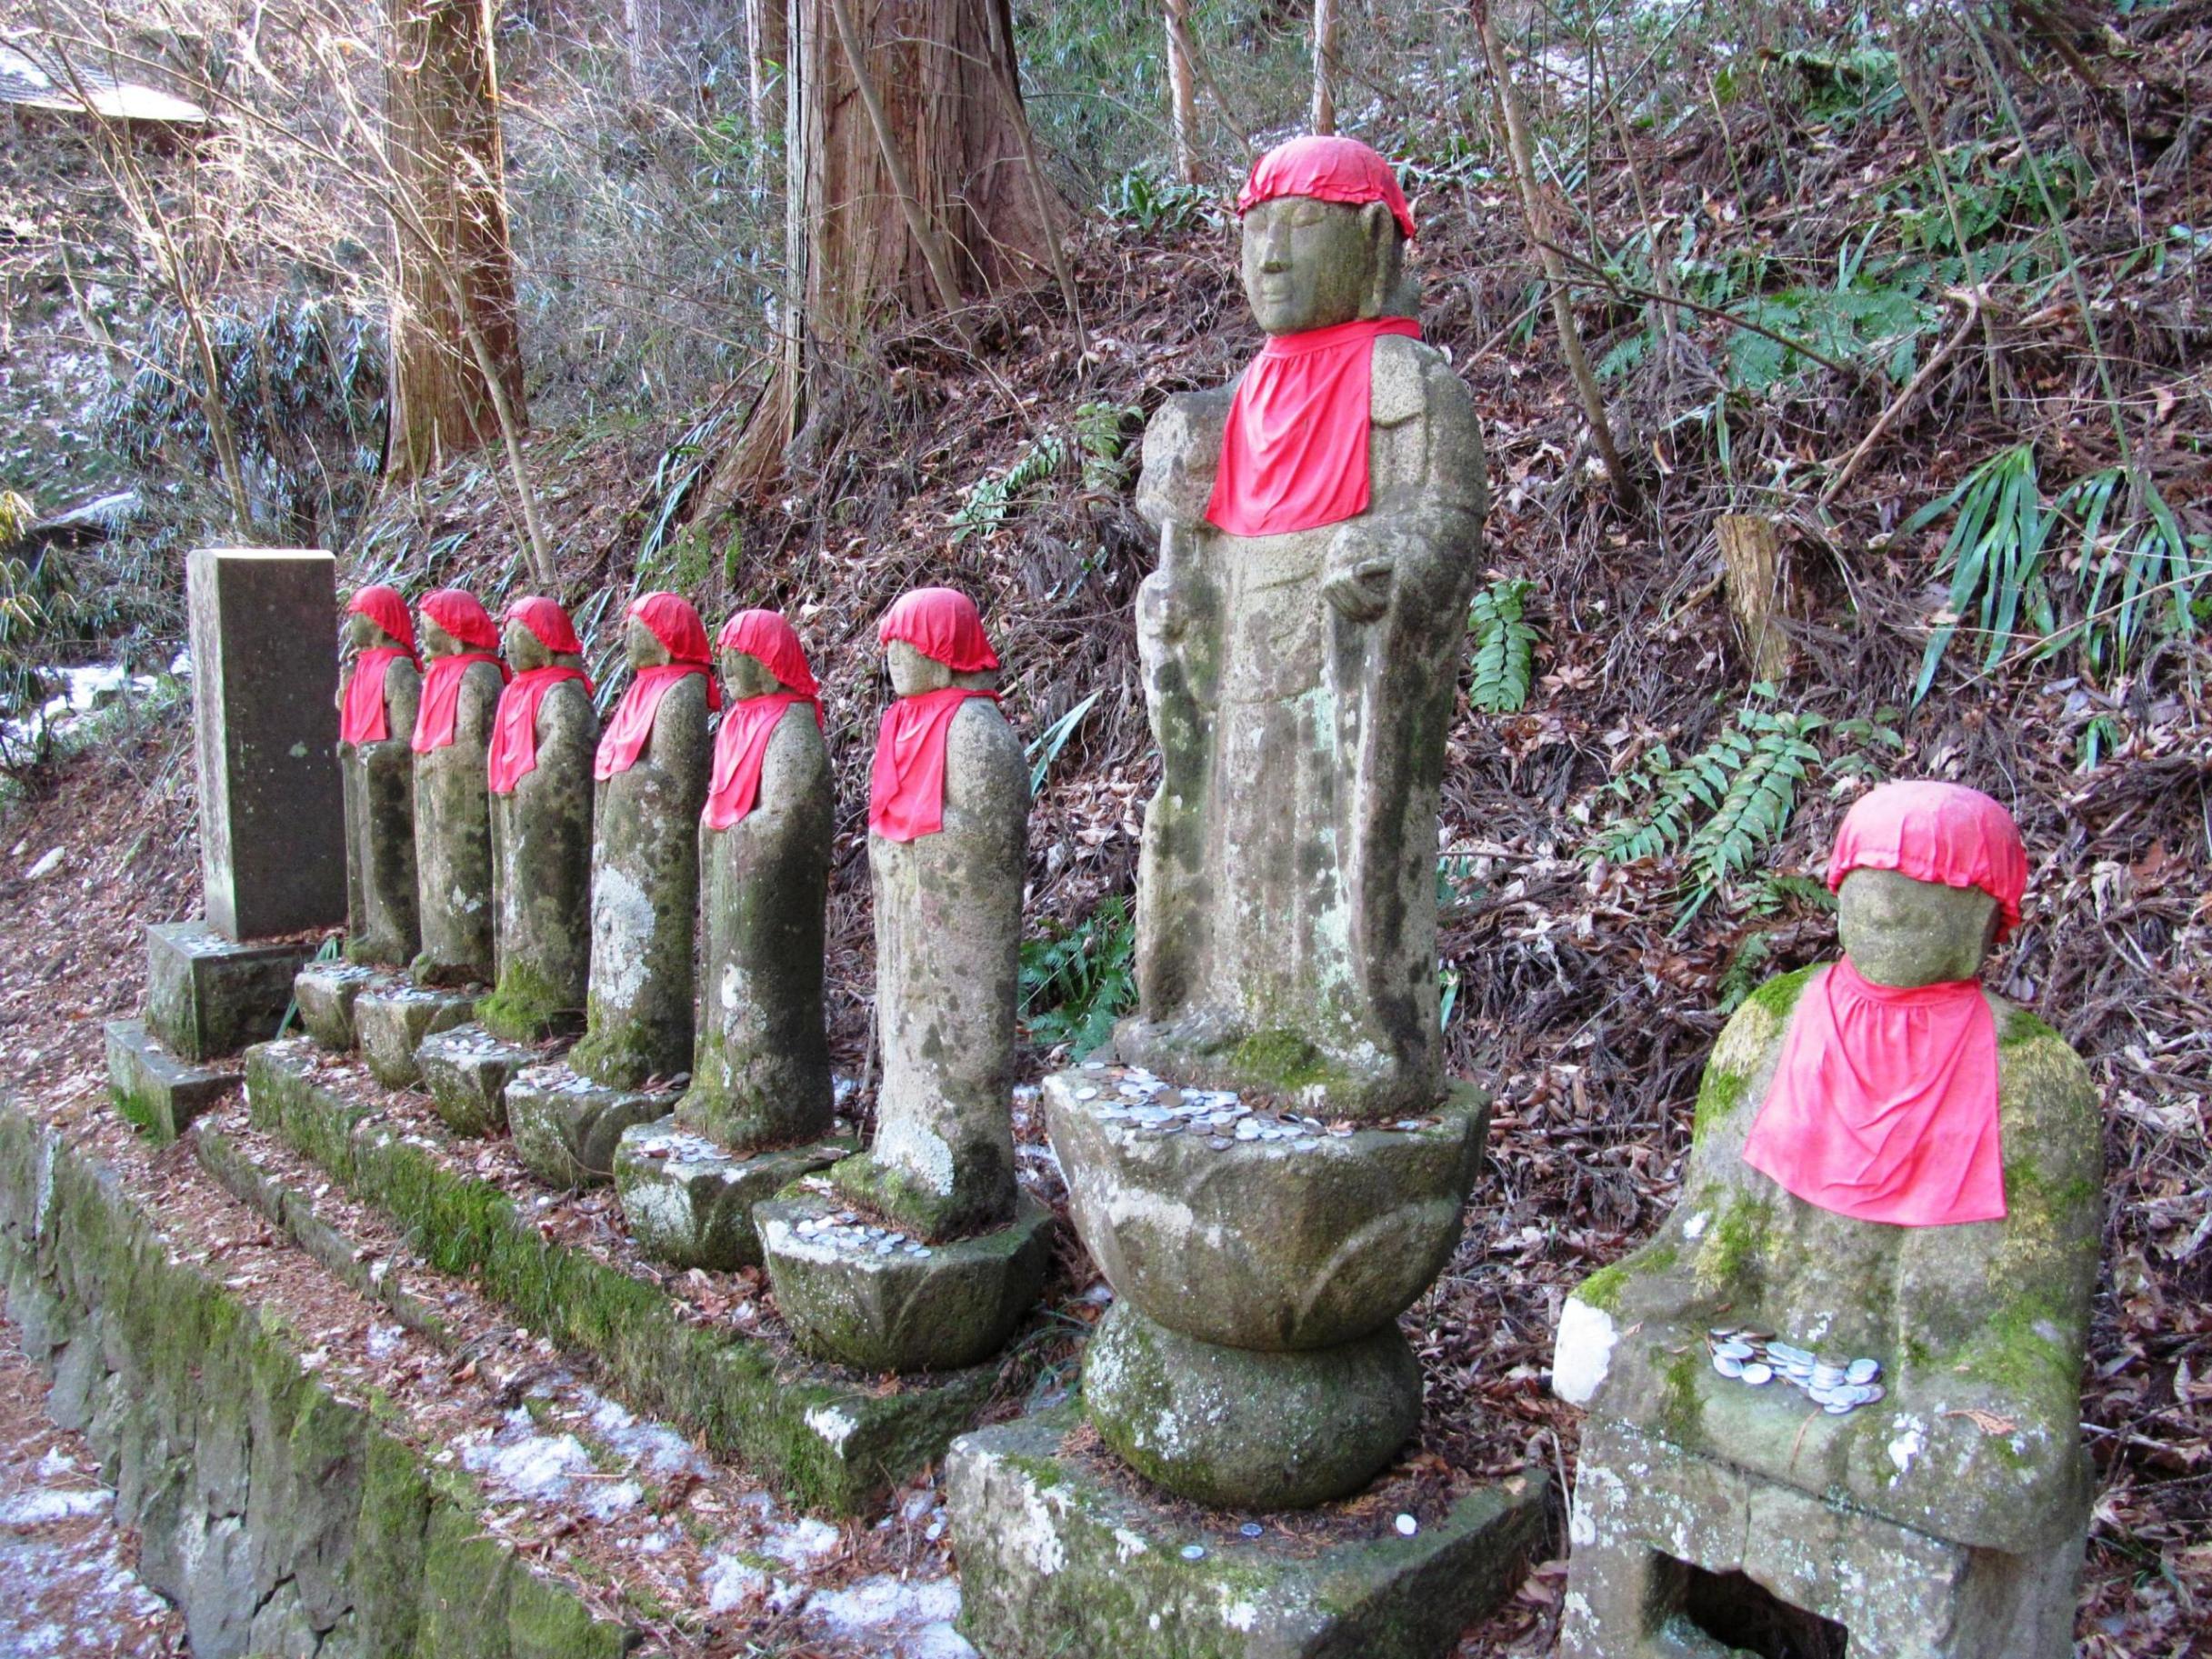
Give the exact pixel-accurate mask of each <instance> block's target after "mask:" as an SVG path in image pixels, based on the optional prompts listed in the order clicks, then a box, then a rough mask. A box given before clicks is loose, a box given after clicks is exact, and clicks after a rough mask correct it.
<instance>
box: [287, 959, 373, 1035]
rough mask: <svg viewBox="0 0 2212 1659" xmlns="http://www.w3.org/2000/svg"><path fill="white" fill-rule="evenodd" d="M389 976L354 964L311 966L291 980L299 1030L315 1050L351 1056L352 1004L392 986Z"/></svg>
mask: <svg viewBox="0 0 2212 1659" xmlns="http://www.w3.org/2000/svg"><path fill="white" fill-rule="evenodd" d="M392 983H393V982H392V976H391V975H390V974H380V973H378V972H377V971H376V970H375V968H366V967H363V966H362V965H361V964H358V963H354V962H311V963H309V964H307V965H306V966H305V967H304V968H302V969H301V970H300V971H299V972H298V973H296V974H294V975H293V976H292V1001H293V1004H294V1005H295V1007H296V1008H297V1009H298V1010H299V1023H300V1029H301V1030H303V1031H305V1033H306V1034H308V1035H309V1036H311V1037H313V1038H314V1039H315V1044H316V1045H317V1046H318V1047H322V1048H326V1049H328V1050H330V1052H331V1053H333V1054H351V1053H352V1052H353V1049H354V1044H355V1034H354V1003H355V1000H356V999H358V998H359V996H360V994H361V993H362V992H364V991H368V990H374V989H377V988H380V987H382V986H385V985H388V984H392Z"/></svg>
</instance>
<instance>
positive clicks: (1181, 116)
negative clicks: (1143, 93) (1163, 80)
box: [1165, 0, 1202, 185]
mask: <svg viewBox="0 0 2212 1659" xmlns="http://www.w3.org/2000/svg"><path fill="white" fill-rule="evenodd" d="M1165 20H1166V25H1167V95H1168V114H1169V116H1170V119H1171V122H1172V124H1173V126H1174V130H1175V141H1176V177H1177V178H1179V179H1181V180H1182V181H1183V182H1184V183H1185V184H1186V185H1195V184H1197V183H1198V182H1199V180H1200V178H1201V176H1202V175H1201V174H1200V173H1199V170H1198V105H1197V99H1196V96H1195V95H1193V93H1192V91H1191V73H1190V52H1189V50H1188V48H1187V47H1186V45H1185V42H1184V31H1185V30H1186V29H1188V28H1189V27H1190V0H1166V18H1165Z"/></svg>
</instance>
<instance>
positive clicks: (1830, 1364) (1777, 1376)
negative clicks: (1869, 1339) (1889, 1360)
mask: <svg viewBox="0 0 2212 1659" xmlns="http://www.w3.org/2000/svg"><path fill="white" fill-rule="evenodd" d="M1705 1345H1706V1350H1707V1353H1709V1354H1712V1356H1713V1369H1714V1370H1716V1371H1717V1372H1719V1373H1720V1374H1721V1375H1723V1376H1725V1377H1734V1378H1735V1379H1736V1380H1737V1382H1739V1383H1744V1384H1748V1385H1749V1386H1751V1387H1753V1388H1763V1387H1765V1386H1766V1385H1767V1384H1769V1383H1773V1382H1777V1381H1778V1382H1784V1383H1787V1384H1790V1386H1792V1387H1793V1388H1801V1389H1803V1390H1804V1391H1805V1394H1806V1397H1807V1399H1809V1400H1811V1401H1812V1403H1813V1404H1816V1405H1817V1406H1819V1407H1820V1408H1821V1409H1822V1410H1824V1411H1826V1412H1827V1414H1828V1415H1830V1416H1831V1417H1840V1416H1842V1415H1844V1414H1846V1413H1847V1412H1853V1411H1857V1409H1858V1408H1859V1407H1860V1406H1862V1405H1872V1404H1874V1403H1875V1402H1876V1401H1877V1400H1879V1399H1881V1398H1882V1397H1883V1395H1884V1394H1887V1392H1888V1391H1887V1389H1885V1388H1884V1387H1883V1386H1882V1384H1881V1381H1880V1378H1881V1374H1882V1362H1881V1361H1879V1360H1876V1359H1847V1358H1844V1357H1842V1356H1841V1355H1837V1354H1815V1353H1813V1352H1812V1351H1811V1350H1810V1349H1809V1348H1799V1347H1797V1346H1795V1345H1793V1344H1789V1343H1786V1342H1783V1341H1780V1340H1779V1339H1778V1338H1777V1337H1776V1335H1775V1334H1774V1333H1773V1332H1772V1331H1761V1330H1757V1329H1755V1328H1754V1327H1752V1326H1749V1325H1733V1324H1730V1325H1716V1326H1714V1327H1713V1328H1712V1329H1711V1330H1709V1331H1707V1333H1706V1344H1705Z"/></svg>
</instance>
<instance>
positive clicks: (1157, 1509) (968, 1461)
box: [945, 1408, 1544, 1659]
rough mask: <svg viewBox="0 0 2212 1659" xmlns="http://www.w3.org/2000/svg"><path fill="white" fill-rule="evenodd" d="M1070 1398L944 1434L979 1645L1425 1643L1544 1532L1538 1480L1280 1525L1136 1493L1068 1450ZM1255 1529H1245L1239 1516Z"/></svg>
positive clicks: (1152, 1650)
mask: <svg viewBox="0 0 2212 1659" xmlns="http://www.w3.org/2000/svg"><path fill="white" fill-rule="evenodd" d="M1078 1421H1079V1419H1078V1418H1077V1415H1076V1412H1075V1411H1074V1410H1073V1409H1072V1408H1063V1409H1061V1410H1059V1411H1056V1412H1050V1413H1046V1414H1042V1415H1040V1416H1036V1417H1027V1418H1024V1419H1023V1420H1021V1421H1020V1422H1018V1423H1010V1424H1004V1425H1002V1426H1000V1427H996V1428H988V1429H980V1430H977V1431H976V1432H975V1433H973V1434H964V1435H962V1436H961V1437H960V1438H959V1439H958V1440H956V1441H955V1442H953V1446H952V1451H951V1453H950V1454H948V1456H947V1457H946V1475H945V1490H946V1504H947V1506H948V1508H949V1509H950V1512H951V1516H952V1525H953V1536H954V1539H955V1541H956V1544H958V1547H959V1556H960V1590H961V1605H962V1608H963V1612H962V1614H961V1624H962V1626H963V1628H964V1630H965V1632H966V1634H967V1636H968V1638H969V1639H970V1640H971V1641H973V1642H974V1643H975V1644H976V1645H977V1646H978V1647H980V1648H981V1649H982V1650H983V1651H984V1652H985V1653H986V1654H989V1655H990V1656H991V1659H1058V1656H1059V1655H1066V1654H1110V1655H1113V1659H1354V1656H1355V1655H1356V1659H1436V1656H1437V1655H1440V1654H1447V1653H1449V1652H1451V1651H1452V1648H1453V1647H1454V1645H1455V1644H1456V1642H1457V1640H1458V1637H1459V1634H1460V1632H1461V1631H1462V1630H1463V1629H1465V1628H1466V1625H1467V1624H1471V1623H1472V1622H1473V1621H1474V1620H1476V1619H1477V1618H1479V1617H1480V1616H1481V1615H1482V1614H1483V1613H1484V1611H1485V1610H1486V1608H1488V1607H1489V1606H1491V1605H1492V1604H1495V1603H1496V1601H1497V1600H1499V1598H1501V1597H1502V1596H1503V1595H1504V1594H1506V1593H1507V1592H1508V1591H1509V1590H1511V1588H1512V1587H1513V1585H1514V1584H1516V1583H1517V1582H1518V1580H1519V1577H1520V1574H1521V1571H1522V1566H1523V1563H1524V1562H1525V1561H1526V1557H1527V1555H1528V1554H1529V1552H1530V1551H1531V1550H1532V1549H1533V1548H1535V1547H1536V1546H1537V1545H1538V1544H1541V1543H1542V1542H1543V1537H1544V1483H1543V1481H1542V1480H1541V1479H1540V1478H1520V1477H1516V1478H1515V1479H1513V1480H1508V1481H1506V1482H1503V1483H1501V1484H1497V1485H1496V1486H1486V1487H1480V1488H1477V1489H1476V1491H1474V1492H1472V1493H1470V1494H1467V1495H1466V1496H1465V1497H1463V1498H1461V1499H1459V1500H1458V1501H1457V1502H1456V1504H1451V1505H1449V1507H1448V1508H1445V1509H1443V1510H1442V1511H1441V1512H1440V1513H1437V1514H1425V1515H1422V1516H1417V1517H1415V1530H1414V1531H1413V1533H1412V1534H1411V1535H1410V1536H1407V1535H1406V1534H1403V1533H1401V1532H1400V1531H1399V1529H1398V1524H1397V1516H1396V1514H1395V1513H1394V1512H1393V1511H1392V1510H1390V1509H1388V1508H1381V1509H1377V1510H1375V1511H1374V1512H1373V1513H1367V1514H1360V1515H1359V1516H1357V1517H1356V1518H1355V1517H1353V1516H1352V1515H1349V1514H1346V1515H1344V1516H1341V1517H1339V1518H1337V1519H1336V1522H1335V1524H1334V1527H1333V1528H1331V1527H1329V1524H1327V1523H1319V1524H1316V1520H1317V1518H1315V1517H1302V1518H1301V1523H1300V1526H1299V1528H1298V1529H1297V1533H1296V1535H1293V1534H1286V1532H1285V1531H1283V1530H1279V1529H1276V1528H1271V1527H1267V1526H1266V1525H1265V1524H1258V1523H1247V1522H1246V1521H1245V1519H1244V1517H1242V1516H1241V1515H1237V1514H1218V1513H1216V1514H1194V1513H1193V1512H1192V1511H1191V1510H1190V1509H1189V1508H1188V1507H1187V1506H1186V1505H1180V1504H1176V1505H1169V1504H1161V1503H1156V1502H1153V1501H1150V1500H1148V1499H1147V1498H1146V1497H1145V1496H1143V1495H1142V1494H1139V1493H1138V1492H1136V1491H1135V1490H1134V1489H1133V1488H1132V1487H1131V1485H1130V1484H1129V1483H1128V1482H1127V1481H1126V1479H1117V1478H1113V1477H1111V1476H1109V1474H1107V1472H1106V1470H1105V1469H1104V1468H1103V1467H1102V1466H1101V1465H1100V1464H1099V1463H1098V1462H1097V1460H1096V1454H1086V1453H1083V1452H1080V1451H1071V1450H1070V1449H1069V1444H1068V1436H1069V1434H1070V1433H1071V1432H1072V1431H1073V1430H1075V1429H1076V1426H1077V1424H1078ZM1250 1530H1256V1531H1257V1533H1258V1535H1257V1536H1256V1537H1255V1536H1250V1535H1248V1531H1250Z"/></svg>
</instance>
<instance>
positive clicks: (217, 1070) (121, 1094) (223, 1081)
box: [105, 1020, 244, 1141]
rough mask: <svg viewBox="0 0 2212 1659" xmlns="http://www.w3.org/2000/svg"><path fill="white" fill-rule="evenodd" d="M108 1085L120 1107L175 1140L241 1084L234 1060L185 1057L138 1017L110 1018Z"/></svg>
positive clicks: (164, 1138)
mask: <svg viewBox="0 0 2212 1659" xmlns="http://www.w3.org/2000/svg"><path fill="white" fill-rule="evenodd" d="M105 1034H106V1038H107V1086H108V1092H109V1093H110V1094H112V1095H113V1096H114V1099H115V1110H116V1111H118V1112H120V1113H122V1114H123V1115H124V1116H125V1117H126V1118H128V1119H130V1121H131V1122H132V1123H134V1124H137V1125H138V1127H139V1128H141V1129H143V1130H145V1132H146V1133H147V1134H150V1135H152V1136H153V1137H154V1138H155V1140H157V1141H173V1140H175V1138H176V1137H177V1136H178V1135H180V1134H183V1133H184V1132H185V1128H186V1127H187V1126H188V1125H189V1124H191V1122H192V1120H193V1119H194V1118H195V1117H197V1116H198V1115H199V1114H201V1113H203V1112H205V1111H206V1110H207V1108H208V1107H209V1106H212V1105H213V1104H215V1102H216V1101H218V1100H221V1099H222V1098H223V1097H224V1096H225V1094H229V1093H230V1092H231V1091H232V1090H233V1089H235V1088H236V1087H237V1086H238V1083H239V1080H240V1078H241V1077H242V1076H243V1075H244V1074H243V1073H242V1072H240V1071H239V1069H238V1067H237V1064H236V1063H235V1062H233V1063H231V1064H215V1065H201V1064H194V1063H193V1062H191V1061H188V1060H180V1059H178V1058H177V1057H176V1056H175V1054H171V1053H169V1052H168V1050H166V1049H165V1048H164V1047H163V1046H162V1045H161V1044H160V1043H158V1042H157V1041H155V1038H154V1037H153V1036H151V1035H150V1034H148V1033H147V1031H146V1028H145V1024H144V1023H143V1022H141V1021H138V1020H110V1021H108V1022H107V1024H106V1026H105Z"/></svg>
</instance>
